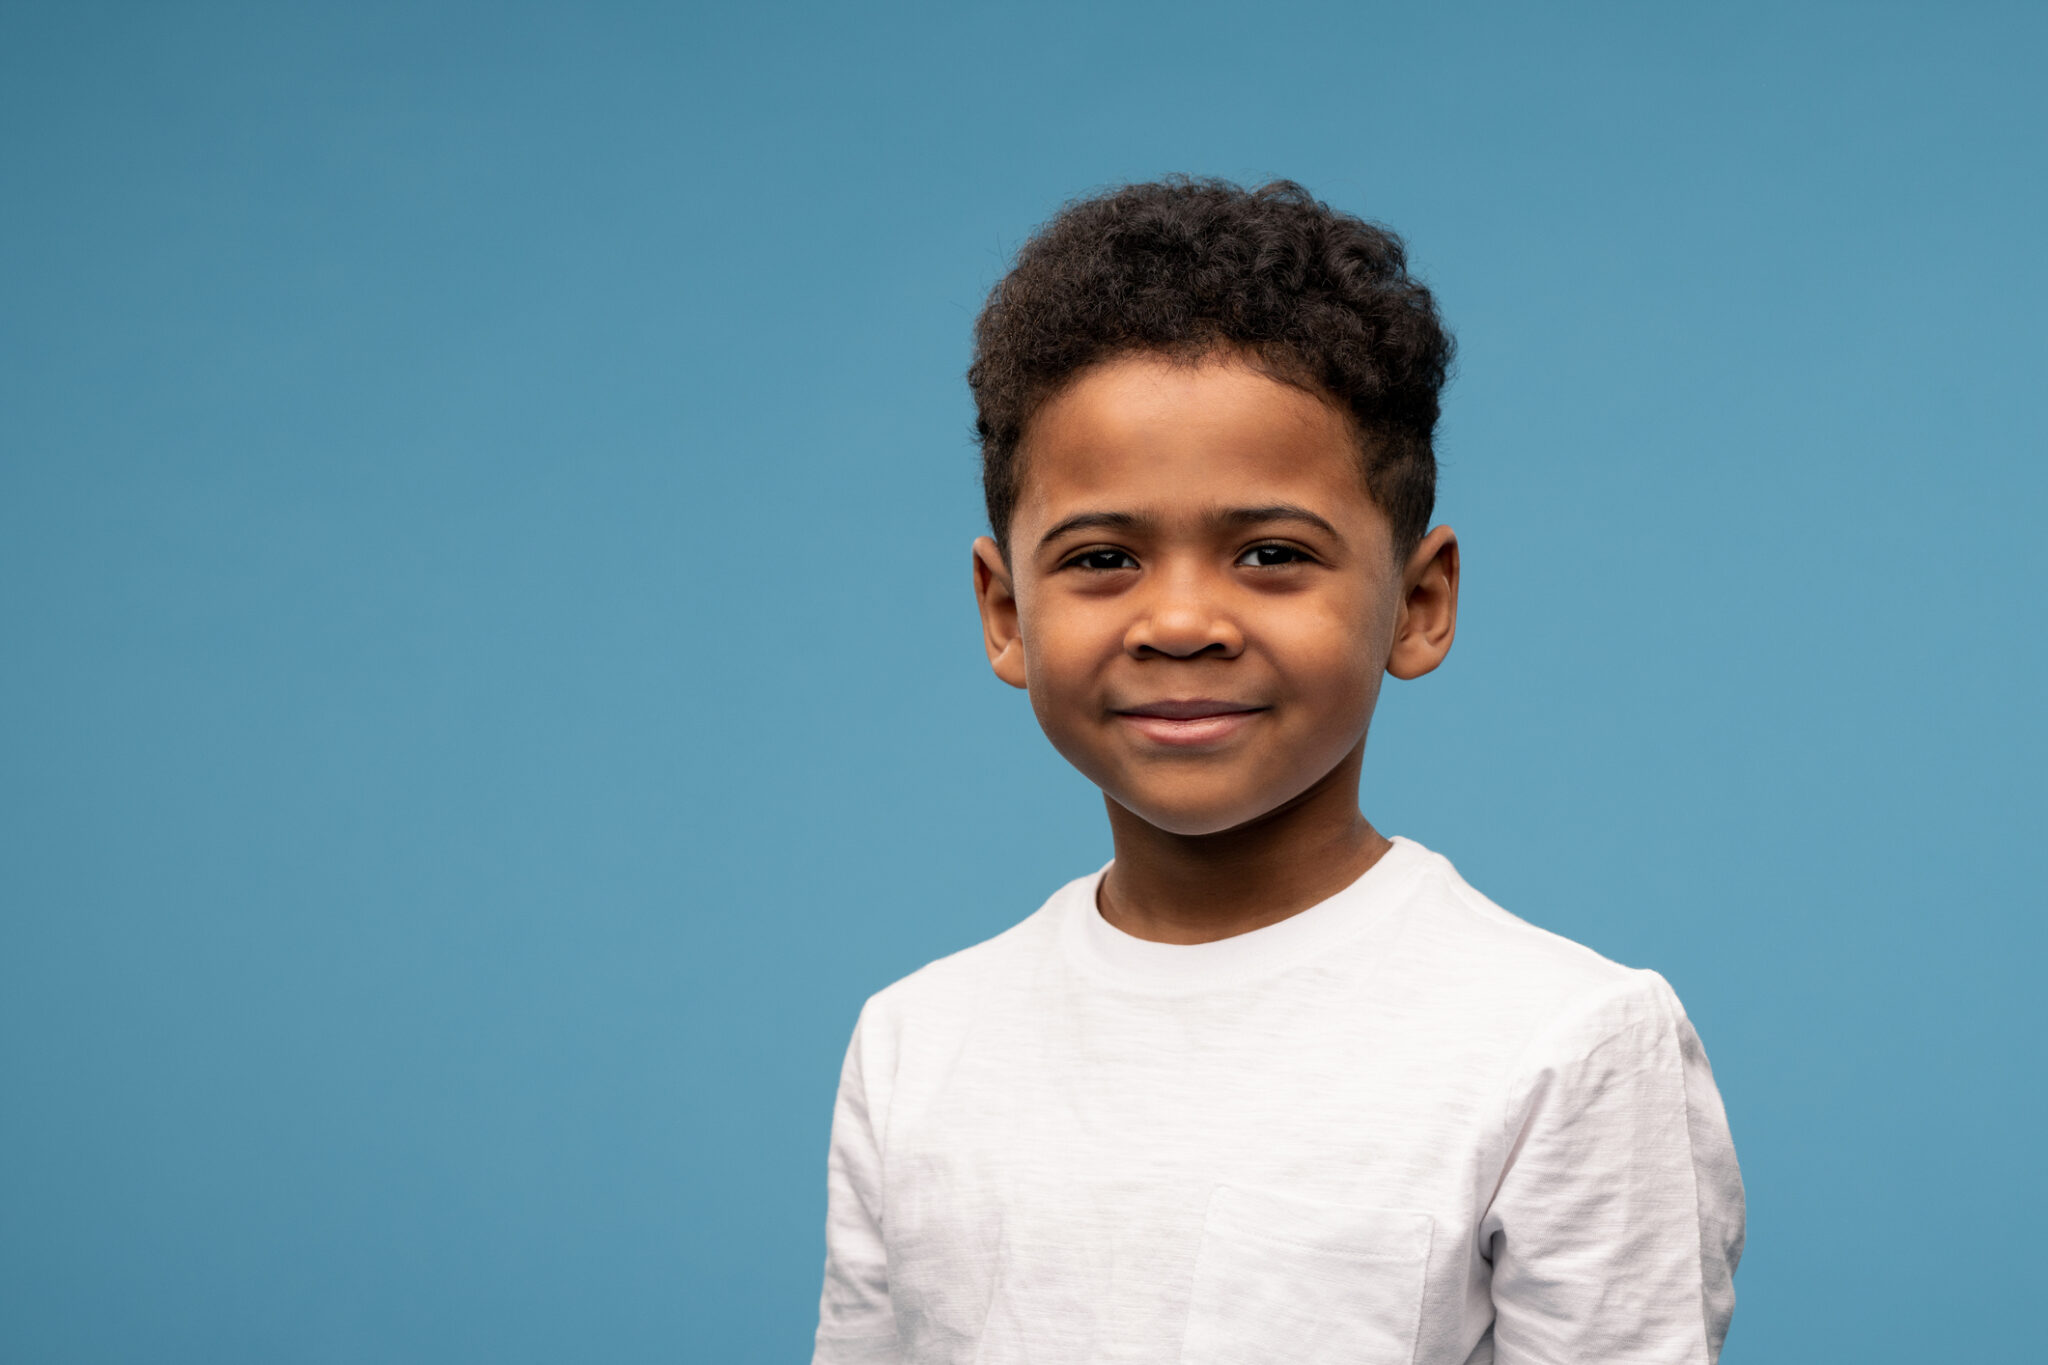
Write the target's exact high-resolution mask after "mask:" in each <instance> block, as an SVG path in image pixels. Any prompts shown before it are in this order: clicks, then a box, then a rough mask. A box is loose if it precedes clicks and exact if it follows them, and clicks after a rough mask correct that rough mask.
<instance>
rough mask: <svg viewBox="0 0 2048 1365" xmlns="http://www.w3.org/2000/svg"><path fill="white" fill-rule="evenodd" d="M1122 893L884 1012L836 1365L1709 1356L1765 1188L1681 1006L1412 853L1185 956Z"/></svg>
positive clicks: (987, 952) (994, 943)
mask: <svg viewBox="0 0 2048 1365" xmlns="http://www.w3.org/2000/svg"><path fill="white" fill-rule="evenodd" d="M1101 875H1102V874H1101V873H1100V872H1098V873H1096V874H1094V875H1093V876H1089V877H1083V878H1081V879H1079V880H1077V881H1075V882H1072V883H1070V884H1069V885H1067V886H1066V887H1063V888H1062V889H1061V890H1060V891H1059V892H1057V893H1056V894H1055V895H1054V896H1053V897H1052V899H1051V900H1049V901H1047V902H1046V904H1045V905H1044V907H1043V908H1041V909H1040V910H1039V911H1038V912H1037V913H1035V914H1034V915H1032V916H1031V917H1030V918H1029V919H1026V920H1025V921H1024V922H1023V923H1021V924H1019V925H1017V926H1016V927H1015V928H1013V929H1011V930H1009V931H1008V932H1006V933H1004V934H1001V935H999V936H998V937H996V938H994V939H991V940H989V941H988V942H986V943H982V944H979V945H977V946H976V947H973V948H970V949H968V950H966V951H965V952H961V953H957V954H955V955H953V956H952V957H948V958H945V959H942V960H941V961H938V962H935V963H933V964H931V965H930V966H928V967H926V968H924V969H923V970H921V971H919V972H916V973H914V974H912V975H911V976H909V977H906V978H905V979H904V980H902V981H899V982H897V983H896V984H895V985H893V986H890V987H889V988H888V989H887V990H884V991H882V992H880V993H879V994H877V995H876V996H874V997H873V998H872V999H871V1000H869V1001H868V1003H867V1005H866V1007H865V1008H864V1009H863V1010H862V1012H861V1017H860V1021H859V1023H858V1025H857V1026H856V1028H855V1031H854V1036H853V1041H852V1045H851V1046H850V1047H849V1048H848V1050H847V1056H846V1066H845V1070H844V1072H843V1075H842V1080H841V1084H840V1090H839V1097H838V1104H837V1108H836V1110H835V1113H834V1117H833V1125H832V1145H831V1153H830V1159H829V1163H828V1172H829V1186H828V1189H829V1194H828V1214H827V1222H826V1264H825V1286H824V1294H823V1298H822V1303H821V1311H820V1318H819V1325H818V1333H817V1349H816V1354H815V1356H814V1361H815V1362H816V1363H817V1365H854V1363H855V1362H859V1363H860V1365H879V1363H880V1362H889V1363H890V1365H912V1363H913V1362H914V1363H915V1365H942V1363H943V1365H1023V1363H1024V1362H1030V1363H1031V1365H1097V1363H1101V1365H1109V1363H1111V1362H1117V1363H1127V1365H1272V1362H1277V1361H1287V1362H1291V1365H1340V1363H1341V1365H1461V1363H1464V1365H1477V1363H1479V1362H1498V1365H1538V1363H1539V1362H1540V1363H1541V1365H1604V1363H1605V1362H1616V1365H1619V1362H1624V1361H1626V1362H1629V1365H1665V1363H1666V1362H1668V1363H1669V1365H1681V1363H1682V1365H1711V1362H1713V1361H1714V1360H1715V1359H1716V1357H1717V1356H1718V1355H1719V1352H1720V1348H1721V1342H1722V1339H1723V1337H1724V1336H1725V1334H1726V1332H1727V1329H1728V1321H1729V1317H1730V1315H1731V1313H1732V1312H1733V1311H1734V1291H1733V1281H1732V1277H1733V1274H1734V1270H1735V1264H1736V1261H1737V1259H1738V1258H1739V1256H1740V1255H1741V1250H1742V1237H1743V1203H1742V1182H1741V1176H1740V1174H1739V1173H1738V1171H1737V1168H1736V1163H1735V1151H1734V1147H1733V1144H1732V1142H1731V1140H1730V1138H1729V1133H1728V1125H1727V1120H1726V1118H1725V1116H1724V1114H1723V1112H1722V1107H1721V1100H1720V1095H1719V1093H1718V1092H1717V1090H1716V1089H1715V1086H1714V1080H1713V1075H1712V1072H1711V1070H1710V1069H1709V1067H1708V1063H1707V1057H1706V1053H1705V1051H1704V1050H1703V1049H1702V1048H1701V1046H1700V1042H1699V1039H1698V1037H1697V1036H1696V1035H1695V1034H1694V1032H1693V1029H1692V1026H1691V1024H1690V1023H1689V1022H1688V1021H1687V1019H1686V1017H1685V1012H1684V1010H1683V1009H1681V1008H1680V1006H1679V1003H1678V1000H1677V997H1676V996H1675V995H1674V994H1673V993H1672V990H1671V988H1670V986H1669V985H1667V984H1666V983H1665V981H1664V979H1663V978H1662V977H1660V976H1658V975H1657V974H1656V973H1655V972H1651V971H1641V970H1632V969H1630V968H1626V967H1622V966H1618V965H1616V964H1615V963H1613V962H1610V961H1608V960H1607V959H1605V958H1603V957H1601V956H1599V955H1598V954H1596V953H1594V952H1593V951H1591V950H1590V949H1587V948H1583V947H1581V946H1579V945H1577V944H1574V943H1571V942H1569V941H1568V940H1566V939H1563V938H1560V937H1558V936H1557V935H1555V934H1551V933H1547V932H1545V931H1543V930H1541V929H1537V928H1535V927H1533V926H1531V925H1529V924H1527V923H1524V922H1523V921H1521V920H1519V919H1517V918H1515V917H1514V916H1513V915H1510V914H1508V913H1507V912H1506V911H1504V910H1502V909H1500V908H1499V907H1498V906H1495V905H1494V904H1492V903H1491V902H1490V901H1488V900H1487V899H1486V898H1485V897H1483V896H1481V895H1479V893H1477V892H1476V891H1474V890H1473V889H1472V888H1471V887H1470V886H1468V885H1466V883H1465V882H1464V880H1463V879H1462V878H1460V877H1459V876H1458V874H1457V872H1456V871H1455V870H1454V869H1453V868H1452V866H1451V865H1450V863H1449V862H1447V861H1446V860H1445V859H1443V858H1442V857H1439V856H1438V855H1436V854H1434V853H1431V852H1429V851H1428V850H1427V849H1424V848H1423V847H1421V846H1420V845H1418V844H1415V843H1413V842H1412V841H1409V840H1405V839H1397V840H1396V841H1395V842H1394V847H1393V849H1392V850H1391V851H1389V852H1388V853H1387V854H1386V855H1385V856H1384V857H1382V858H1381V859H1380V861H1379V862H1378V863H1377V864H1375V865H1374V866H1373V867H1372V868H1371V869H1370V870H1369V871H1368V872H1367V873H1366V874H1365V875H1364V876H1363V877H1361V878H1360V879H1359V880H1358V881H1357V882H1355V883H1353V884H1352V885H1351V886H1350V887H1348V888H1346V889H1345V890H1344V891H1342V892H1339V893H1338V894H1337V895H1336V896H1333V897H1332V898H1330V899H1329V900H1327V901H1324V902H1323V903H1321V904H1320V905H1317V906H1314V907H1312V908H1310V909H1309V910H1306V911H1304V912H1302V913H1301V914H1299V915H1295V916H1293V917H1291V918H1289V919H1287V920H1283V921H1281V922H1280V923H1278V924H1274V925H1271V926H1268V927H1266V928H1263V929H1259V930H1255V931H1254V932H1252V933H1249V934H1244V935H1241V936H1239V937H1236V938H1231V939H1224V940H1221V941H1218V942H1215V943H1205V944H1198V945H1193V946H1182V945H1169V944H1159V943H1151V942H1147V941H1144V940H1140V939H1135V938H1132V937H1130V936H1128V935H1125V934H1122V933H1120V932H1119V931H1118V930H1116V929H1115V928H1113V927H1112V926H1110V925H1109V924H1108V923H1107V922H1106V921H1104V920H1103V918H1102V916H1101V914H1100V913H1099V912H1098V911H1097V909H1096V902H1095V889H1096V885H1097V883H1098V881H1099V880H1100V878H1101Z"/></svg>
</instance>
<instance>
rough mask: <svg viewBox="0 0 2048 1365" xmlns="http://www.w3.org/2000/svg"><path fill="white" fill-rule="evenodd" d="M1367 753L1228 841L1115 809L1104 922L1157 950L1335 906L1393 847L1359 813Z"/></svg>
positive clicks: (1102, 892) (1230, 833)
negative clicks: (1322, 904)
mask: <svg viewBox="0 0 2048 1365" xmlns="http://www.w3.org/2000/svg"><path fill="white" fill-rule="evenodd" d="M1364 757H1365V750H1364V745H1362V744H1361V745H1360V746H1359V747H1358V748H1357V749H1355V750H1353V751H1352V753H1351V754H1350V755H1349V756H1348V757H1347V758H1346V759H1345V760H1344V762H1342V763H1340V764H1338V765H1337V767H1336V768H1335V769H1334V770H1332V771H1331V772H1330V773H1329V774H1328V775H1327V776H1325V777H1324V778H1323V779H1322V780H1321V781H1319V782H1317V783H1316V784H1315V785H1314V786H1313V787H1310V788H1309V789H1308V790H1307V791H1305V792H1303V793H1302V794H1301V795H1300V796H1299V797H1297V798H1295V799H1294V800H1293V801H1290V802H1289V803H1288V804H1287V805H1285V806H1282V807H1281V808H1280V809H1279V810H1276V811H1273V812H1272V813H1270V814H1268V815H1265V816H1262V817H1261V818H1259V819H1258V820H1255V821H1253V822H1251V823H1250V824H1247V825H1240V826H1239V827H1238V828H1236V829H1232V830H1225V831H1224V832H1223V833H1220V834H1195V835H1189V834H1174V833H1171V832H1169V831H1167V830H1163V829H1160V828H1159V827H1158V826H1157V825H1153V824H1151V823H1149V822H1147V821H1146V820H1144V819H1142V818H1140V817H1139V816H1137V815H1134V814H1132V813H1131V812H1130V811H1128V810H1126V809H1125V808H1124V807H1122V806H1120V805H1118V804H1117V803H1116V802H1115V801H1107V805H1108V807H1109V827H1110V834H1111V836H1112V837H1113V838H1114V840H1115V844H1116V861H1115V862H1114V863H1113V864H1112V865H1111V867H1110V869H1109V875H1108V876H1106V877H1104V878H1103V880H1102V882H1101V884H1100V886H1099V887H1098V889H1097V891H1096V903H1097V906H1098V908H1099V909H1100V910H1101V912H1102V917H1103V918H1104V919H1106V920H1108V921H1109V922H1110V924H1112V925H1114V926H1115V927H1116V928H1118V929H1121V930H1123V931H1124V932H1125V933H1127V934H1130V935H1132V936H1133V937H1135V938H1142V939H1150V940H1152V941H1153V942H1155V943H1211V942H1214V941H1215V940H1217V939H1222V938H1232V937H1235V936H1236V935H1238V934H1244V933H1249V932H1251V931H1252V930H1254V929H1261V928H1264V927H1265V926H1266V925H1269V924H1277V923H1279V922H1280V921H1281V920H1283V919H1287V918H1288V917H1289V916H1292V915H1297V914H1299V913H1301V912H1302V911H1303V910H1306V909H1308V908H1309V907H1310V906H1312V905H1315V904H1317V903H1319V902H1321V901H1325V900H1328V899H1329V898H1330V897H1331V896H1334V895H1335V894H1337V892H1339V891H1342V890H1343V889H1344V888H1345V887H1347V886H1349V885H1351V883H1352V882H1354V881H1357V880H1358V878H1360V877H1361V876H1363V875H1364V874H1365V872H1366V869H1368V868H1370V867H1371V866H1372V865H1373V864H1374V863H1376V862H1378V861H1379V860H1380V858H1381V857H1382V856H1383V855H1384V854H1385V853H1386V851H1387V850H1388V849H1389V848H1391V847H1393V845H1392V844H1391V843H1390V842H1389V841H1388V840H1387V839H1386V838H1385V837H1383V836H1382V835H1381V834H1380V832H1379V831H1378V830H1376V829H1374V828H1373V827H1372V824H1371V822H1369V821H1368V820H1367V819H1366V818H1365V817H1364V816H1363V815H1361V814H1360V813H1359V810H1358V775H1359V770H1360V768H1361V766H1362V764H1363V761H1364Z"/></svg>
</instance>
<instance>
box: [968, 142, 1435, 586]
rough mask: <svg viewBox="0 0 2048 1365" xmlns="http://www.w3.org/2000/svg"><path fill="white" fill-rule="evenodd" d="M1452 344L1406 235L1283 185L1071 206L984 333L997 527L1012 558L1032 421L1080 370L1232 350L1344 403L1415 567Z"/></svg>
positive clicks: (981, 398)
mask: <svg viewBox="0 0 2048 1365" xmlns="http://www.w3.org/2000/svg"><path fill="white" fill-rule="evenodd" d="M1452 345H1453V343H1452V340H1451V335H1450V333H1449V332H1448V331H1447V330H1446V329H1445V327H1444V324H1443V320H1442V319H1441V318H1440V317H1438V315H1437V311H1436V304H1435V302H1434V300H1432V299H1431V298H1430V294H1429V290H1427V289H1426V288H1424V287H1423V286H1422V285H1421V284H1420V283H1418V282H1417V281H1416V280H1414V279H1413V278H1411V277H1410V276H1409V274H1408V266H1407V254H1406V251H1405V249H1404V248H1403V246H1402V244H1401V239H1400V238H1399V237H1396V236H1395V235H1394V234H1393V233H1392V232H1389V231H1388V230H1387V229H1385V228H1383V227H1378V226H1376V225H1374V224H1372V223H1368V222H1366V221H1365V220H1363V219H1361V218H1356V217H1353V216H1352V215H1350V214H1348V213H1340V212H1338V211H1337V210H1335V209H1332V208H1330V207H1329V205H1327V204H1324V203H1321V202H1320V201H1318V200H1317V199H1316V198H1315V197H1314V196H1312V195H1311V194H1309V192H1308V191H1307V190H1305V189H1303V188H1302V187H1301V186H1300V185H1297V184H1295V183H1294V182H1293V181H1290V180H1276V181H1274V182H1272V183H1271V184H1268V185H1263V186H1260V187H1259V188H1258V189H1254V190H1247V189H1244V188H1242V187H1240V186H1237V185H1234V184H1231V183H1229V182H1228V181H1223V180H1213V179H1196V178H1192V177H1186V176H1177V177H1173V178H1170V179H1167V180H1163V181H1157V182H1153V183H1149V184H1140V185H1126V186H1124V187H1123V188H1121V189H1117V190H1113V191H1111V192H1109V193H1107V194H1102V195H1099V196H1096V197H1094V198H1089V199H1080V200H1076V201H1074V202H1073V203H1070V204H1068V205H1067V206H1066V207H1064V208H1063V209H1061V210H1060V211H1059V213H1058V214H1056V215H1055V216H1054V217H1053V218H1052V220H1051V221H1049V222H1047V223H1046V224H1045V225H1044V226H1043V227H1041V228H1040V229H1039V230H1038V231H1037V232H1036V233H1035V234H1033V236H1032V237H1031V239H1030V240H1029V241H1028V242H1026V243H1025V244H1024V248H1023V250H1022V251H1020V252H1019V253H1018V255H1017V263H1016V265H1015V267H1014V268H1013V269H1011V271H1010V273H1009V274H1007V275H1005V276H1004V277H1003V278H1002V279H1001V280H1000V281H999V282H998V283H997V284H996V286H995V288H994V289H993V290H991V291H990V292H989V297H988V303H987V304H986V305H985V306H984V307H983V308H982V310H981V316H980V317H979V318H978V319H976V320H975V324H974V361H973V364H972V365H971V366H970V367H969V368H968V371H967V383H968V385H969V387H971V388H972V389H973V390H974V402H975V408H976V413H977V416H976V421H975V431H976V433H977V434H978V435H979V437H980V439H981V460H982V464H981V480H982V490H983V493H984V495H985V496H986V498H987V500H988V519H989V527H990V529H991V530H992V531H993V532H994V533H995V537H996V540H997V541H998V542H999V543H1000V544H1001V545H1002V546H1003V551H1004V554H1005V556H1007V555H1008V552H1009V529H1010V518H1011V516H1012V514H1013V513H1014V512H1015V511H1016V508H1017V497H1018V493H1019V489H1020V487H1021V484H1022V480H1023V469H1022V465H1021V463H1020V461H1019V445H1020V443H1021V442H1022V440H1023V437H1024V431H1025V427H1026V425H1027V424H1028V423H1029V421H1030V420H1031V416H1032V414H1033V413H1034V412H1036V411H1037V410H1038V408H1039V407H1040V406H1041V405H1042V404H1044V403H1045V401H1046V400H1047V399H1048V398H1050V397H1052V395H1053V394H1055V393H1057V392H1058V391H1059V390H1060V389H1061V388H1062V387H1063V386H1064V385H1065V384H1066V383H1067V382H1068V381H1070V380H1071V379H1073V378H1074V377H1075V376H1076V375H1077V374H1079V373H1080V372H1081V371H1083V370H1085V369H1087V368H1088V367H1089V366H1091V365H1094V364H1097V363H1099V362H1101V361H1104V360H1107V359H1110V358H1112V357H1114V356H1117V355H1123V354H1129V353H1131V352H1135V351H1150V352H1157V353H1160V354H1164V355H1169V356H1175V357H1181V358H1186V359H1190V360H1193V359H1198V358H1201V357H1204V356H1206V355H1209V354H1211V353H1213V352H1216V351H1218V350H1228V351H1234V352H1236V353H1237V354H1238V355H1240V356H1241V357H1242V358H1244V359H1246V360H1249V361H1250V362H1251V363H1253V364H1255V365H1257V366H1258V367H1259V368H1260V369H1261V370H1262V371H1264V372H1265V373H1268V374H1271V375H1272V376H1273V377H1274V378H1276V379H1281V380H1283V381H1285V382H1288V383H1292V384H1297V385H1300V386H1301V387H1304V388H1307V389H1310V390H1311V391H1314V392H1317V393H1319V394H1320V395H1321V396H1324V397H1326V398H1329V399H1331V400H1334V401H1335V402H1336V403H1337V404H1338V405H1339V406H1341V407H1343V408H1344V409H1345V410H1347V411H1348V412H1350V414H1351V415H1352V417H1353V419H1354V420H1355V421H1356V423H1357V426H1358V430H1359V432H1360V434H1361V436H1362V437H1363V438H1364V439H1363V449H1362V451H1361V456H1362V458H1363V461H1364V473H1365V480H1366V488H1367V491H1368V492H1369V493H1370V494H1371V495H1372V498H1373V500H1374V501H1375V502H1376V503H1377V504H1378V506H1379V507H1380V510H1381V511H1383V512H1384V513H1385V514H1386V516H1387V519H1388V521H1389V522H1390V523H1391V524H1392V527H1393V533H1394V543H1395V549H1396V551H1397V553H1399V554H1401V555H1403V556H1405V555H1406V554H1407V553H1408V551H1410V550H1411V549H1413V548H1414V546H1415V544H1416V543H1417V542H1418V541H1420V540H1421V538H1422V535H1423V533H1424V532H1425V531H1426V530H1427V529H1428V527H1429V516H1430V512H1431V510H1432V508H1433V507H1434V505H1435V502H1436V455H1435V451H1434V449H1433V448H1432V445H1431V438H1432V436H1433V434H1434V432H1435V430H1436V420H1437V394H1438V391H1439V390H1441V389H1442V387H1443V384H1444V379H1445V377H1446V375H1447V374H1448V372H1449V369H1450V363H1451V352H1452Z"/></svg>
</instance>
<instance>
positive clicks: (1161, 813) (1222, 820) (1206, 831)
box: [1104, 791, 1285, 839]
mask: <svg viewBox="0 0 2048 1365" xmlns="http://www.w3.org/2000/svg"><path fill="white" fill-rule="evenodd" d="M1104 795H1106V796H1108V797H1109V799H1110V800H1111V801H1112V802H1114V803H1115V804H1116V805H1118V806H1121V807H1123V809H1124V810H1126V811H1128V812H1129V813H1130V814H1132V815H1134V816H1136V817H1137V818H1138V819H1140V820H1143V821H1144V822H1145V823H1146V824H1148V825H1150V826H1152V827H1153V828H1154V829H1156V830H1159V831H1160V832H1161V833H1163V834H1174V835H1179V836H1180V837H1182V838H1185V839H1199V838H1202V837H1204V836H1207V835H1212V834H1228V833H1230V832H1231V831H1232V830H1235V829H1243V828H1245V827H1247V826H1250V825H1255V824H1257V823H1258V822H1259V821H1260V820H1262V819H1263V818H1264V817H1266V816H1267V815H1269V814H1271V813H1272V810H1273V809H1274V808H1275V807H1276V806H1278V805H1284V804H1285V803H1284V802H1277V803H1273V805H1270V806H1269V805H1264V804H1257V803H1246V802H1245V801H1244V800H1242V798H1240V799H1238V800H1208V801H1204V800H1200V799H1190V798H1189V797H1187V796H1185V795H1175V796H1162V795H1160V794H1157V793H1149V792H1109V791H1105V792H1104Z"/></svg>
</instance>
